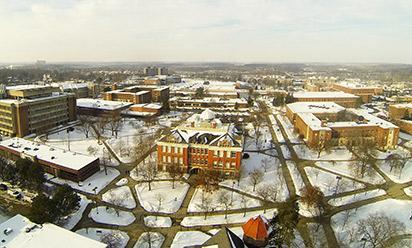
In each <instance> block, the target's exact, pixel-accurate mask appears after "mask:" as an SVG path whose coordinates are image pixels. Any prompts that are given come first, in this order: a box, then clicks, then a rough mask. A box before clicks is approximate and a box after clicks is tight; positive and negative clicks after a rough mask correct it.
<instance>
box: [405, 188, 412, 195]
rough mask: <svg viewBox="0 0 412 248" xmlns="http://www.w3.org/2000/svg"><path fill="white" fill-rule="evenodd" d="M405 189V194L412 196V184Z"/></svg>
mask: <svg viewBox="0 0 412 248" xmlns="http://www.w3.org/2000/svg"><path fill="white" fill-rule="evenodd" d="M403 191H404V192H405V194H407V195H408V196H412V186H410V187H406V188H404V189H403Z"/></svg>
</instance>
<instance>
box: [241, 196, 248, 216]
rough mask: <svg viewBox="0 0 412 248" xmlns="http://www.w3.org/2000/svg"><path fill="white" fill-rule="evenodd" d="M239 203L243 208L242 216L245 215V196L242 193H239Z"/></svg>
mask: <svg viewBox="0 0 412 248" xmlns="http://www.w3.org/2000/svg"><path fill="white" fill-rule="evenodd" d="M240 204H241V205H242V209H243V217H245V216H246V211H247V197H246V196H245V195H243V194H241V195H240Z"/></svg>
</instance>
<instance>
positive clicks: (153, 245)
mask: <svg viewBox="0 0 412 248" xmlns="http://www.w3.org/2000/svg"><path fill="white" fill-rule="evenodd" d="M164 241H165V237H164V236H163V235H162V234H161V233H158V232H144V233H142V235H140V237H139V239H138V240H137V242H136V244H135V245H134V246H133V247H134V248H161V247H162V244H163V242H164Z"/></svg>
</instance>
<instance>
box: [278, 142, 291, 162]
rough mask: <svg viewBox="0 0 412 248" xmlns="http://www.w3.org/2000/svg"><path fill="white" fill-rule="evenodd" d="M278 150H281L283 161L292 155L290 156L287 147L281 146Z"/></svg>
mask: <svg viewBox="0 0 412 248" xmlns="http://www.w3.org/2000/svg"><path fill="white" fill-rule="evenodd" d="M280 149H281V150H282V154H283V157H284V158H285V159H291V158H292V155H291V154H290V151H289V148H288V146H287V145H281V146H280Z"/></svg>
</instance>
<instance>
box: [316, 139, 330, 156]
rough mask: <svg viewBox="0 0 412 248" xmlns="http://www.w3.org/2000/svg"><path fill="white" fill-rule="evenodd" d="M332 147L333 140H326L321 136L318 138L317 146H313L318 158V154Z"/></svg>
mask: <svg viewBox="0 0 412 248" xmlns="http://www.w3.org/2000/svg"><path fill="white" fill-rule="evenodd" d="M332 147H333V142H332V141H331V140H326V139H325V138H322V139H321V140H319V143H318V145H317V146H315V149H316V151H317V153H318V158H320V155H321V154H322V152H323V151H329V150H330V149H331V148H332Z"/></svg>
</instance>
